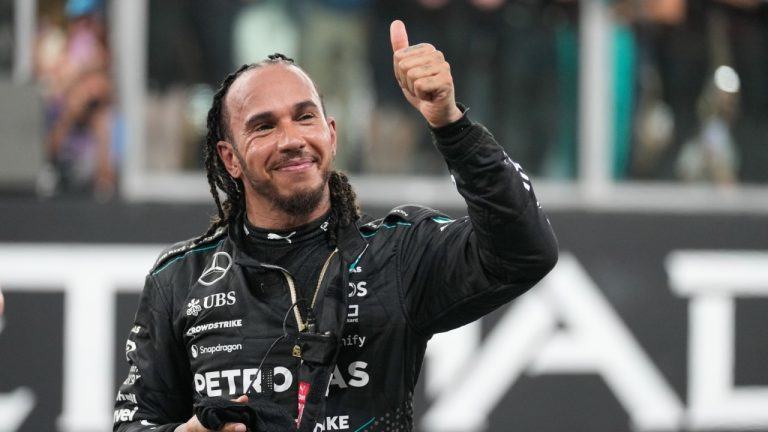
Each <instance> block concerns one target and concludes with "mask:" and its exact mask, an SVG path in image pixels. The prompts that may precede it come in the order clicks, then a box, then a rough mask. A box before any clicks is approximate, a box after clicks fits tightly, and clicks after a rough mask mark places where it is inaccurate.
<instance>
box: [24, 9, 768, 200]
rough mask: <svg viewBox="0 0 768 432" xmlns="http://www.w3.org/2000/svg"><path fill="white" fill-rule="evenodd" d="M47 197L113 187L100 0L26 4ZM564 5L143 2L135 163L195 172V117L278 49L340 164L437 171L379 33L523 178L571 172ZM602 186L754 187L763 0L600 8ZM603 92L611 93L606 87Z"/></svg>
mask: <svg viewBox="0 0 768 432" xmlns="http://www.w3.org/2000/svg"><path fill="white" fill-rule="evenodd" d="M38 1H39V5H38V8H39V15H40V16H39V18H38V31H37V43H36V50H35V70H36V76H37V79H38V81H39V82H40V84H41V86H42V88H44V95H45V101H46V104H45V105H46V122H47V126H46V127H47V143H46V146H47V147H46V148H47V154H48V162H49V164H48V165H47V168H46V170H44V172H43V173H42V174H41V176H40V181H39V189H40V192H41V193H43V194H47V195H53V194H61V193H72V194H83V193H86V194H94V195H95V196H96V197H97V198H99V199H108V198H109V197H111V196H112V194H113V191H114V190H115V186H116V182H117V179H118V178H119V176H118V175H117V171H118V167H119V160H120V155H121V154H122V151H121V148H122V144H121V140H120V136H121V134H120V125H121V121H120V115H119V112H118V110H117V109H116V103H115V97H114V94H115V84H114V78H113V77H114V71H113V70H112V68H111V57H112V55H111V53H110V48H109V40H108V37H107V35H108V32H107V28H108V22H107V20H106V17H107V16H108V14H106V9H107V7H108V6H109V4H108V2H107V3H104V2H102V1H101V0H66V1H65V0H38ZM579 3H580V2H579V1H578V0H260V1H247V0H217V1H210V0H187V1H184V2H179V1H165V0H149V1H148V7H149V10H148V12H149V13H148V19H149V22H148V30H149V34H148V46H147V53H148V70H147V71H146V72H147V77H148V98H147V106H146V118H147V138H146V142H147V147H146V149H145V154H146V155H147V156H146V157H147V160H146V161H145V165H146V166H147V169H150V170H194V169H198V168H200V166H201V154H200V152H201V148H202V142H203V140H204V135H205V114H206V111H207V109H208V107H209V105H210V100H211V96H212V94H213V92H214V91H215V90H216V87H217V85H218V83H219V82H221V80H222V79H223V78H224V77H225V76H226V75H227V74H228V73H229V72H231V71H232V70H234V69H235V68H236V67H237V66H239V65H240V64H243V63H250V62H253V61H258V60H260V59H261V58H263V57H265V56H266V55H267V54H271V53H273V52H282V53H284V54H286V55H288V56H289V57H293V58H295V59H296V60H297V62H298V63H299V64H300V65H301V66H302V67H304V68H305V69H306V70H307V71H308V73H309V74H310V75H311V76H312V77H313V78H314V79H315V81H316V83H317V85H318V87H319V89H320V91H321V93H322V94H323V97H324V101H325V104H326V107H327V110H328V112H329V113H330V114H331V115H333V116H334V117H335V118H336V119H337V124H338V126H339V139H340V143H341V145H340V147H339V149H340V151H339V154H338V156H337V158H338V160H337V162H338V164H339V165H340V166H341V167H342V168H343V169H346V170H347V171H350V172H353V173H359V172H364V173H372V174H409V175H432V174H440V173H443V171H444V170H445V168H444V164H443V163H442V162H441V161H440V160H439V158H437V157H435V153H434V151H433V150H432V148H431V143H430V140H429V136H428V133H427V130H426V127H425V125H423V124H421V122H420V120H419V117H418V116H415V115H413V113H412V112H411V110H410V108H409V107H408V106H407V104H406V103H405V101H404V99H403V98H402V95H401V93H400V90H399V88H398V86H397V84H396V83H395V81H394V79H393V78H392V66H391V48H390V47H389V39H388V26H389V23H390V22H391V21H392V20H393V19H395V18H397V19H402V20H404V21H405V22H406V23H407V25H408V28H409V30H410V36H411V43H419V42H430V43H432V44H434V45H435V46H437V47H438V48H439V49H441V50H442V51H443V52H444V53H445V55H446V57H447V58H448V59H449V61H450V62H451V66H452V73H453V74H454V78H455V80H456V82H457V98H458V100H459V101H461V102H463V103H464V104H466V105H467V106H468V107H469V108H470V115H471V116H472V118H473V119H475V120H477V121H480V122H482V123H484V124H485V125H486V126H488V128H489V129H490V130H491V131H492V132H493V133H494V134H495V135H496V137H497V138H498V139H499V141H500V142H501V143H502V144H503V145H504V146H505V147H506V148H507V151H508V153H509V154H510V156H512V158H514V159H516V160H517V161H519V162H520V163H521V164H523V165H524V166H525V167H526V168H527V170H528V171H529V172H531V173H532V174H534V175H537V176H541V177H547V178H555V179H573V178H575V177H576V176H578V174H579V173H578V172H577V154H578V150H577V138H578V101H579V94H578V88H579V49H580V41H579V37H580V29H579V13H580V10H579V8H580V6H579ZM606 3H607V4H608V6H609V7H610V10H611V15H612V28H611V33H610V35H611V41H610V43H609V46H610V47H611V54H612V55H611V58H612V62H613V64H612V67H613V70H612V73H611V74H610V75H611V76H612V83H610V85H612V86H613V88H612V92H611V93H612V94H613V96H614V100H613V103H612V107H613V118H612V119H610V122H609V123H610V124H611V125H612V132H613V135H612V144H613V147H612V150H613V154H612V156H613V157H612V161H611V162H612V164H613V166H612V172H613V176H614V178H615V179H617V180H662V181H669V180H681V181H706V182H712V183H717V184H733V183H736V182H765V181H766V180H768V170H765V169H764V168H763V167H765V166H768V149H766V148H765V147H766V144H765V143H767V142H768V121H766V120H768V80H766V79H765V77H766V76H768V2H766V1H763V0H688V1H686V0H613V1H607V2H606ZM607 85H609V84H608V83H607Z"/></svg>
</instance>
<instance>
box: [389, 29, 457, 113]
mask: <svg viewBox="0 0 768 432" xmlns="http://www.w3.org/2000/svg"><path fill="white" fill-rule="evenodd" d="M389 37H390V40H391V41H392V51H393V53H394V55H393V65H394V68H395V78H396V79H397V82H398V84H400V88H401V89H402V90H403V94H404V95H405V98H406V99H408V102H409V103H410V104H411V105H413V106H414V108H416V109H417V110H419V112H420V113H421V115H422V116H424V118H425V119H426V120H427V122H428V123H429V125H430V126H432V127H433V128H438V127H441V126H445V125H448V124H450V123H453V122H455V121H457V120H458V119H460V118H461V116H462V115H463V114H462V112H461V110H459V108H458V107H457V106H456V98H455V95H454V89H453V77H452V76H451V65H449V64H448V62H447V61H445V57H443V53H442V52H440V51H438V50H437V49H435V47H434V46H432V45H430V44H427V43H422V44H418V45H413V46H410V45H409V44H408V32H406V30H405V24H403V22H402V21H400V20H396V21H393V22H392V25H390V27H389Z"/></svg>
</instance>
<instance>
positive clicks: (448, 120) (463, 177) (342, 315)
mask: <svg viewBox="0 0 768 432" xmlns="http://www.w3.org/2000/svg"><path fill="white" fill-rule="evenodd" d="M390 43H391V51H390V52H392V53H393V56H394V57H393V63H391V64H390V65H389V66H388V68H387V69H388V70H390V71H391V70H392V69H391V68H392V67H393V66H394V75H395V77H396V81H397V82H398V83H399V85H400V88H401V90H402V94H403V95H404V96H405V99H406V100H407V101H408V102H409V104H410V105H411V106H413V107H414V108H415V109H416V110H417V111H418V112H419V113H420V114H421V116H422V117H423V120H424V121H426V123H427V125H428V126H429V128H428V129H429V130H430V131H431V133H432V135H433V140H434V144H435V146H436V147H437V150H438V151H439V153H440V154H441V155H442V157H443V159H444V160H445V163H446V164H447V166H448V168H449V170H450V172H451V173H452V176H453V179H454V180H455V183H456V186H457V188H458V190H459V193H461V194H462V196H463V197H464V198H465V200H466V204H467V207H468V213H469V217H464V218H461V219H457V220H454V219H451V218H449V217H447V216H445V215H443V214H441V213H439V212H437V211H435V210H432V209H429V208H426V207H421V206H416V205H405V206H400V207H397V208H395V209H392V210H391V211H390V212H389V214H388V215H387V216H386V217H385V218H383V219H378V220H374V219H373V218H371V217H369V216H365V215H361V213H360V209H359V207H358V204H357V200H356V195H355V193H354V191H353V189H352V186H351V185H350V184H349V182H348V180H347V177H346V176H345V175H344V174H343V173H341V172H339V171H334V170H332V165H333V161H334V157H335V154H336V151H337V135H336V122H335V120H334V119H333V118H332V117H328V116H326V112H325V109H324V107H323V102H322V100H321V98H320V96H319V90H318V89H317V87H316V86H315V84H314V82H313V81H312V79H311V78H310V77H309V76H308V75H307V74H306V73H305V72H304V71H303V70H302V69H301V68H299V67H298V66H296V65H295V64H294V63H293V61H292V60H291V59H289V58H286V57H285V56H283V55H281V54H275V55H272V56H270V57H269V58H268V59H267V60H264V61H261V62H259V63H255V64H251V65H245V66H243V67H241V68H240V69H238V70H237V71H236V72H235V73H233V74H231V75H229V76H228V77H227V78H226V79H225V80H224V82H223V84H222V86H221V88H220V89H219V91H218V92H217V93H216V95H215V96H214V98H213V105H212V107H211V110H210V111H209V115H208V128H209V132H208V139H207V143H206V162H205V166H206V168H207V175H208V181H209V185H210V190H211V194H212V196H213V199H214V201H215V203H216V206H217V208H218V216H217V218H216V219H215V220H214V221H213V223H212V224H211V226H210V227H209V229H208V231H207V232H206V233H204V234H203V235H202V236H200V237H198V238H196V239H194V240H190V241H186V242H182V243H179V244H176V245H174V246H172V247H171V248H169V249H168V250H166V251H165V252H164V253H163V254H161V256H160V257H159V258H158V260H157V262H156V264H155V266H154V268H153V269H152V270H151V272H150V274H149V275H148V276H147V279H146V285H145V288H144V290H143V292H142V296H141V299H140V303H139V307H138V310H137V313H136V317H135V321H134V325H133V328H132V330H131V331H130V333H129V337H128V341H127V343H126V357H127V360H128V362H129V364H130V371H129V374H128V377H127V379H126V380H125V382H124V383H123V385H122V386H121V387H120V390H119V393H118V395H117V398H116V399H117V401H116V407H115V413H114V419H115V426H114V429H115V430H116V431H121V432H135V431H150V430H153V431H158V432H160V431H164V432H168V431H175V432H201V431H208V430H221V431H227V432H232V431H240V432H245V431H246V428H250V429H249V430H251V431H256V430H281V431H287V430H297V429H298V430H300V431H306V432H309V431H322V430H330V429H348V430H367V431H383V430H412V429H413V418H412V417H413V408H412V403H413V392H414V389H415V386H416V382H417V380H418V377H419V373H420V370H421V363H422V360H423V358H424V353H425V349H426V345H427V341H428V340H429V339H430V338H431V336H432V335H433V334H435V333H438V332H443V331H448V330H450V329H453V328H457V327H459V326H462V325H464V324H467V323H469V322H471V321H474V320H476V319H478V318H480V317H482V316H483V315H485V314H487V313H489V312H491V311H493V310H495V309H496V308H498V307H500V306H502V305H503V304H506V303H507V302H509V301H511V300H512V299H513V298H515V297H517V296H519V295H521V294H522V293H524V292H525V291H526V290H528V289H529V288H531V287H532V286H533V285H534V284H536V283H537V282H538V281H539V280H540V279H541V278H542V277H544V275H546V274H547V272H549V270H550V269H551V268H552V267H553V266H554V264H555V262H556V260H557V253H558V252H557V242H556V239H555V236H554V233H553V232H552V229H551V227H550V226H549V222H548V220H547V218H546V216H545V215H544V212H543V211H542V210H541V208H540V206H539V203H538V201H537V200H536V196H535V195H534V192H533V189H532V187H531V184H530V180H529V178H528V176H527V175H526V174H525V173H524V172H523V171H522V169H521V167H520V165H518V164H517V163H516V162H513V161H512V160H511V159H510V158H509V157H508V156H507V154H506V153H505V152H504V150H503V148H502V147H501V146H500V145H499V144H498V143H497V142H496V141H495V139H494V138H493V136H492V135H491V134H490V132H488V130H487V129H485V128H484V127H483V126H482V125H480V124H478V123H474V122H473V121H471V120H470V119H469V117H467V115H466V113H465V111H466V109H465V108H464V107H463V106H462V105H458V104H457V103H456V100H455V96H454V94H455V93H454V80H453V77H452V76H451V73H450V66H449V64H448V63H447V62H446V60H445V58H444V56H443V54H442V53H441V52H440V51H437V50H436V49H435V47H434V46H432V45H430V44H419V45H414V46H409V42H408V35H407V33H406V30H405V26H404V25H403V23H402V22H400V21H395V22H393V23H392V24H391V27H390ZM393 84H394V83H393ZM220 191H221V192H223V195H221V196H220V195H219V193H220ZM222 197H223V202H222Z"/></svg>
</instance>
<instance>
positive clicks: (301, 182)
mask: <svg viewBox="0 0 768 432" xmlns="http://www.w3.org/2000/svg"><path fill="white" fill-rule="evenodd" d="M224 106H225V107H226V111H227V114H228V120H229V121H228V125H229V130H230V131H231V135H232V136H231V141H233V142H223V141H221V142H219V144H218V150H219V155H220V156H221V158H222V161H224V164H225V166H226V167H227V170H228V171H229V173H230V175H232V176H233V177H235V178H239V179H241V180H242V181H243V184H244V185H245V192H246V197H247V198H246V199H247V200H250V202H251V203H249V205H251V204H253V205H257V206H262V205H270V206H272V207H277V208H278V209H280V210H282V211H283V212H286V213H288V214H291V215H297V216H298V215H306V214H309V213H311V212H312V211H313V210H314V209H315V208H316V207H317V206H318V204H319V203H320V202H321V200H322V199H323V198H324V197H326V196H327V181H328V175H329V173H330V167H331V163H332V161H333V157H334V155H335V154H336V123H335V122H334V120H333V119H330V118H326V117H325V115H324V113H323V110H322V105H321V101H320V96H319V95H318V93H317V90H316V89H315V86H314V85H313V84H312V81H311V80H310V79H309V77H307V75H306V74H304V72H302V71H301V70H300V69H299V68H297V67H295V66H290V65H284V64H273V65H264V66H261V67H258V68H256V69H252V70H250V71H247V72H245V73H244V74H243V75H241V76H240V77H239V78H238V79H237V80H236V81H235V82H234V83H233V84H232V87H231V88H230V89H229V92H228V93H227V96H226V99H225V100H224ZM254 201H255V202H254Z"/></svg>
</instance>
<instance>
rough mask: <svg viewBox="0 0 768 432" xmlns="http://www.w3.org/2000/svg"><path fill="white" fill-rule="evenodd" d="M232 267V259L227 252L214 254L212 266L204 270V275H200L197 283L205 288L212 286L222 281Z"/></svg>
mask: <svg viewBox="0 0 768 432" xmlns="http://www.w3.org/2000/svg"><path fill="white" fill-rule="evenodd" d="M230 267H232V257H231V256H229V254H228V253H226V252H216V253H215V254H213V259H212V260H211V265H209V266H208V267H207V268H206V269H205V270H203V274H201V275H200V278H199V279H197V281H198V282H200V283H201V284H203V285H205V286H211V285H213V284H215V283H216V282H218V281H220V280H221V279H222V278H223V277H224V276H225V275H226V274H227V272H228V271H229V269H230Z"/></svg>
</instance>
